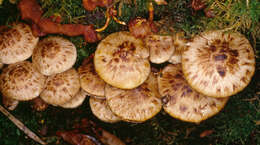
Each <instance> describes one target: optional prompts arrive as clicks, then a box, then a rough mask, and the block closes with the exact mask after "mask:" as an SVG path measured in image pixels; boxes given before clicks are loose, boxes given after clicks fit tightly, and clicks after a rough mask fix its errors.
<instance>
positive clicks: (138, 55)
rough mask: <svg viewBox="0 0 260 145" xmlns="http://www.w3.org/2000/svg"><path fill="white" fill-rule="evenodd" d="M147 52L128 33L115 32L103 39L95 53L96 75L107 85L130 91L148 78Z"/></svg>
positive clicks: (139, 42) (138, 40) (137, 40)
mask: <svg viewBox="0 0 260 145" xmlns="http://www.w3.org/2000/svg"><path fill="white" fill-rule="evenodd" d="M148 56H149V51H148V49H147V48H145V47H144V44H143V42H142V40H140V39H137V38H135V37H134V36H132V35H131V34H130V33H129V32H116V33H113V34H110V35H109V36H107V37H106V38H105V39H103V40H102V41H101V42H100V43H99V45H98V47H97V50H96V52H95V56H94V64H95V69H96V71H97V73H98V75H99V76H100V77H101V78H102V79H103V80H104V81H105V82H106V83H108V84H110V85H112V86H114V87H117V88H121V89H132V88H135V87H137V86H139V85H141V84H142V83H143V82H144V81H145V80H146V79H147V77H148V76H149V73H150V63H149V60H148V59H147V58H148Z"/></svg>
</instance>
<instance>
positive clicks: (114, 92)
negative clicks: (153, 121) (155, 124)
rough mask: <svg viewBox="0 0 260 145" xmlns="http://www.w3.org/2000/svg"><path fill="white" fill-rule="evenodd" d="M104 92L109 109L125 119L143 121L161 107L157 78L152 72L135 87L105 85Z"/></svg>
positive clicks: (157, 111)
mask: <svg viewBox="0 0 260 145" xmlns="http://www.w3.org/2000/svg"><path fill="white" fill-rule="evenodd" d="M105 94H106V98H107V103H108V105H109V107H110V109H111V111H112V112H113V113H115V114H116V115H117V116H119V117H120V118H122V120H125V121H130V122H144V121H146V120H148V119H150V118H152V117H153V116H155V115H156V114H157V113H159V112H160V110H161V108H162V103H161V99H160V94H159V92H158V86H157V79H156V77H155V75H153V74H152V73H151V74H150V75H149V77H148V79H147V80H146V81H145V82H144V83H143V84H142V85H140V86H139V87H137V88H135V89H131V90H123V89H118V88H115V87H112V86H110V85H107V86H106V88H105Z"/></svg>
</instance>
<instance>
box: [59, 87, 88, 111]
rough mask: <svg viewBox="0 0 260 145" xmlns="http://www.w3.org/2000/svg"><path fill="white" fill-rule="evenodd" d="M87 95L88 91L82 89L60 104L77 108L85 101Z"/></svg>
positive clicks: (64, 106) (63, 106)
mask: <svg viewBox="0 0 260 145" xmlns="http://www.w3.org/2000/svg"><path fill="white" fill-rule="evenodd" d="M86 95H87V94H86V92H85V91H84V90H82V89H80V90H79V92H78V93H77V94H76V95H75V96H74V97H73V98H72V99H70V100H69V101H68V102H66V103H65V104H62V105H60V106H61V107H62V108H71V109H72V108H77V107H79V106H80V105H81V104H82V103H83V102H84V100H85V98H86Z"/></svg>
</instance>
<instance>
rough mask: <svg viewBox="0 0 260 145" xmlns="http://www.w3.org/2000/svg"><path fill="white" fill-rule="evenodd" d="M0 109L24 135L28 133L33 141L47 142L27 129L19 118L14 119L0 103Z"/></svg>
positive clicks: (44, 143)
mask: <svg viewBox="0 0 260 145" xmlns="http://www.w3.org/2000/svg"><path fill="white" fill-rule="evenodd" d="M0 111H1V112H2V113H3V114H4V115H5V116H6V117H8V119H10V120H11V121H12V122H13V123H14V124H15V125H16V126H17V127H18V128H19V129H21V130H22V131H23V132H24V133H25V134H26V135H28V136H29V137H30V138H31V139H33V140H34V141H36V142H38V143H40V144H42V145H46V144H47V143H46V142H44V141H42V140H41V139H40V138H39V137H38V136H37V135H36V134H35V133H33V132H32V131H31V130H30V129H28V128H27V127H26V126H25V125H24V124H23V123H22V122H21V121H20V120H18V119H16V118H15V117H14V116H13V115H12V114H11V113H9V112H8V111H7V110H6V109H5V108H4V107H3V106H2V105H0Z"/></svg>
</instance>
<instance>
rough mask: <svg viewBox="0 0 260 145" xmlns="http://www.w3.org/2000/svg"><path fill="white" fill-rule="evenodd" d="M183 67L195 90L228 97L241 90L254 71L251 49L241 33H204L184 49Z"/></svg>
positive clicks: (212, 95)
mask: <svg viewBox="0 0 260 145" xmlns="http://www.w3.org/2000/svg"><path fill="white" fill-rule="evenodd" d="M182 68H183V73H184V76H185V78H186V80H187V81H188V83H189V85H190V86H191V87H192V88H194V89H195V90H196V91H198V92H200V93H202V94H204V95H206V96H211V97H227V96H231V95H234V94H236V93H238V92H240V91H241V90H243V89H244V88H245V87H246V86H247V85H248V84H249V82H250V81H251V78H252V76H253V74H254V72H255V56H254V50H253V48H252V46H251V45H250V43H249V41H248V40H247V39H246V38H245V37H244V36H243V35H242V34H240V33H225V32H222V31H220V30H218V31H209V32H204V33H202V34H200V35H198V36H196V37H195V38H194V39H193V41H192V42H191V43H190V47H188V48H187V50H186V51H184V52H183V54H182Z"/></svg>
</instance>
